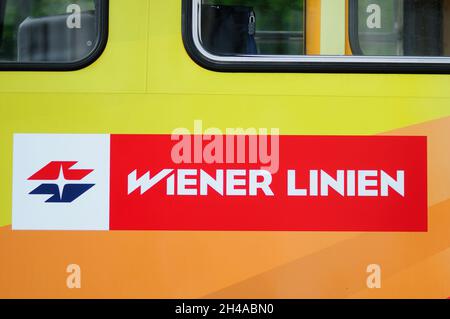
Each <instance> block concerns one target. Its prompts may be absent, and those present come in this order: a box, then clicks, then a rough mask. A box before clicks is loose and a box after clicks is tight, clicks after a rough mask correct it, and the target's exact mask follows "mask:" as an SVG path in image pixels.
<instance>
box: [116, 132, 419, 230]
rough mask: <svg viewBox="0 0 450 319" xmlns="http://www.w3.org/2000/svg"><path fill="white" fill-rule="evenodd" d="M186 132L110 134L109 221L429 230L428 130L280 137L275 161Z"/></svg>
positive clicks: (182, 226)
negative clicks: (183, 146) (184, 141)
mask: <svg viewBox="0 0 450 319" xmlns="http://www.w3.org/2000/svg"><path fill="white" fill-rule="evenodd" d="M185 137H187V138H189V139H191V141H192V147H193V149H192V154H189V156H184V155H186V154H183V156H182V157H183V158H184V159H186V158H189V159H192V161H189V160H184V161H182V162H180V161H179V160H174V158H173V150H174V147H176V143H177V142H176V141H173V140H172V139H171V136H170V135H111V168H110V169H111V176H110V179H111V184H110V185H111V186H110V187H111V189H110V229H111V230H229V231H231V230H255V231H258V230H261V231H426V230H427V161H426V160H427V152H426V137H409V136H408V137H400V136H395V137H394V136H280V137H279V150H277V152H278V153H277V156H276V157H273V158H272V161H275V160H276V161H277V163H276V165H273V164H274V163H271V168H270V169H267V167H268V165H267V161H266V159H265V158H264V157H261V156H255V157H253V155H254V154H253V155H251V154H250V153H248V154H246V156H245V161H242V159H243V157H241V158H240V159H238V157H239V156H238V148H237V145H236V144H235V145H234V146H232V147H231V148H230V146H229V145H228V146H227V145H226V142H224V143H219V144H216V145H215V146H216V149H215V150H214V152H215V153H216V155H217V152H218V149H217V147H218V145H219V147H221V150H220V152H222V151H223V156H218V157H215V160H216V161H215V162H212V163H211V161H207V160H204V158H203V157H202V156H201V154H200V156H198V152H207V151H208V146H207V145H205V144H208V143H207V142H204V141H203V145H200V146H199V144H198V143H197V142H198V140H197V141H196V136H185ZM200 143H202V141H200ZM250 145H253V144H251V143H250V141H249V139H248V137H247V146H248V147H250ZM255 145H256V144H255ZM255 145H254V146H255ZM258 145H259V144H258ZM195 147H198V148H197V149H195ZM230 150H234V151H235V153H236V154H234V155H235V156H234V159H235V160H234V161H233V160H230V159H231V157H230V156H228V157H227V155H229V154H227V152H228V153H229V152H230ZM209 151H211V148H210V149H209ZM255 151H256V150H255ZM214 152H213V153H214ZM220 152H219V153H220ZM221 154H222V153H221ZM256 154H259V153H256ZM272 155H273V154H272ZM205 158H206V157H205ZM221 158H222V159H223V161H221V160H220V159H221ZM255 158H256V159H257V160H256V161H255V160H254V159H255ZM199 159H200V160H199ZM251 159H253V160H251Z"/></svg>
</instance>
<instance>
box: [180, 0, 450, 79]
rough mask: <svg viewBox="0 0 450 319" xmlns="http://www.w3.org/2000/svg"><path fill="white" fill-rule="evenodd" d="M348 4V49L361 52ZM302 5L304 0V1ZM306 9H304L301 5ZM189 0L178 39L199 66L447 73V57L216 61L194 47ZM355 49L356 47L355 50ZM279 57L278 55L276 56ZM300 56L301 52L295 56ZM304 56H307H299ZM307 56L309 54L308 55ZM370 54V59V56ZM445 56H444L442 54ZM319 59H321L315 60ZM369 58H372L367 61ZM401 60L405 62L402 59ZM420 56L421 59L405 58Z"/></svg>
mask: <svg viewBox="0 0 450 319" xmlns="http://www.w3.org/2000/svg"><path fill="white" fill-rule="evenodd" d="M347 1H348V5H349V14H348V19H349V20H348V30H347V31H348V34H349V42H350V47H351V49H352V52H361V51H360V50H361V49H360V47H359V42H358V41H355V36H356V39H358V37H357V35H358V33H357V32H358V16H357V14H358V0H347ZM305 8H306V2H305ZM305 10H306V9H305ZM192 12H193V0H182V22H181V26H182V30H181V31H182V40H183V44H184V47H185V50H186V52H187V54H188V55H189V56H190V58H191V59H192V60H193V61H194V62H195V63H197V64H198V65H199V66H201V67H202V68H205V69H208V70H211V71H215V72H246V73H258V72H270V73H398V74H448V73H450V57H449V58H448V62H446V63H438V62H430V60H428V62H427V58H429V57H414V58H413V59H408V57H396V58H394V57H392V58H391V57H386V58H385V59H382V58H379V57H370V56H357V55H353V56H342V57H336V56H334V57H332V58H334V60H339V59H342V60H344V58H345V61H338V62H335V61H330V59H329V57H327V56H315V57H317V59H316V60H317V62H298V61H295V62H289V61H285V60H283V59H282V58H280V61H272V62H254V61H233V62H230V61H219V60H213V59H211V58H209V57H207V56H206V55H204V54H203V53H202V52H201V51H200V50H199V49H198V47H197V45H196V44H195V41H194V34H193V21H192V20H193V19H192ZM352 40H353V41H352ZM358 49H359V51H358ZM280 57H281V56H280ZM299 57H302V56H299ZM303 57H308V56H303ZM309 57H311V56H309ZM371 58H373V59H371ZM445 59H446V60H447V58H445ZM319 60H321V61H319ZM371 60H373V62H371ZM402 60H403V61H405V62H402ZM408 60H410V61H411V60H416V61H418V60H421V61H423V62H408ZM438 60H439V59H438Z"/></svg>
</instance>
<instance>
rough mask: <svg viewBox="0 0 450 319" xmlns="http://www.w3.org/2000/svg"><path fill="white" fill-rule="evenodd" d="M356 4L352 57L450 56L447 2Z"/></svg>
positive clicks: (373, 0)
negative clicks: (355, 31) (360, 55)
mask: <svg viewBox="0 0 450 319" xmlns="http://www.w3.org/2000/svg"><path fill="white" fill-rule="evenodd" d="M357 4H358V5H357V8H358V13H357V20H358V26H357V27H358V32H357V36H358V39H351V41H352V48H353V49H354V51H355V52H354V54H362V55H385V56H450V0H357ZM358 46H359V48H358Z"/></svg>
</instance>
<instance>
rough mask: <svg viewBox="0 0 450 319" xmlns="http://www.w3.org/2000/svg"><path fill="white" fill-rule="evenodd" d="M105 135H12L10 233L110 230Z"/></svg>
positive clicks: (107, 162) (106, 142)
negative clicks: (11, 215)
mask: <svg viewBox="0 0 450 319" xmlns="http://www.w3.org/2000/svg"><path fill="white" fill-rule="evenodd" d="M109 145H110V136H109V135H107V134H95V135H91V134H15V135H14V161H13V218H12V219H13V222H12V228H13V229H14V230H108V229H109V163H110V162H109V156H110V155H109Z"/></svg>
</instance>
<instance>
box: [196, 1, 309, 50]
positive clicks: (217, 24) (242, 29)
mask: <svg viewBox="0 0 450 319" xmlns="http://www.w3.org/2000/svg"><path fill="white" fill-rule="evenodd" d="M303 8H304V6H303V1H301V0H203V1H202V7H201V41H202V44H203V46H204V47H205V49H207V50H208V51H210V52H212V53H215V54H220V55H226V54H250V55H254V54H260V55H299V54H303V53H304V36H303V30H304V27H303V24H304V18H303V12H304V11H303Z"/></svg>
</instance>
